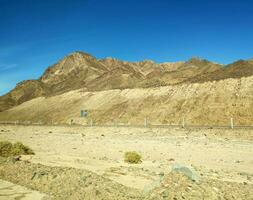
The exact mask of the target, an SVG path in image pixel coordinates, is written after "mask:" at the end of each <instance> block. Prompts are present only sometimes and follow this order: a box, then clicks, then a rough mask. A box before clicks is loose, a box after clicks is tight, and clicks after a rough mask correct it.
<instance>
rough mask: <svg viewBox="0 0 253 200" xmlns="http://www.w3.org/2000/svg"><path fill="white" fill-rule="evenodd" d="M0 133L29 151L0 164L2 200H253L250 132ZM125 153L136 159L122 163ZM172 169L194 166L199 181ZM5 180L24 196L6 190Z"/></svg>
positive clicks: (34, 128) (10, 129)
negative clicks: (31, 152)
mask: <svg viewBox="0 0 253 200" xmlns="http://www.w3.org/2000/svg"><path fill="white" fill-rule="evenodd" d="M0 131H1V132H0V140H7V141H11V142H17V141H20V142H22V143H24V144H26V145H28V146H29V147H31V148H32V149H33V150H34V152H35V155H24V156H21V157H20V158H19V161H13V160H12V161H10V160H7V161H6V160H5V161H1V165H0V179H1V183H0V185H1V187H0V193H1V196H0V199H11V198H12V199H29V198H31V197H29V195H31V194H33V195H35V196H34V198H32V199H43V198H44V199H81V198H83V199H253V157H252V155H253V134H252V133H253V132H252V129H238V128H237V129H228V128H226V129H224V128H220V129H215V128H214V129H204V128H201V129H197V128H179V127H178V128H176V127H175V128H144V127H142V128H141V127H140V128H137V127H95V126H94V127H84V126H71V125H65V126H53V125H52V126H50V125H47V126H46V125H27V126H25V125H1V126H0ZM127 151H136V152H138V153H139V154H140V155H141V156H142V159H141V160H142V162H141V163H139V164H129V163H126V162H125V161H124V153H125V152H127ZM175 165H180V166H185V167H189V169H193V175H194V176H196V177H197V180H192V179H191V177H187V176H186V175H184V174H183V173H180V172H179V173H177V172H174V171H173V167H174V166H175ZM59 170H60V171H59ZM53 173H55V174H53ZM80 173H81V175H80ZM83 173H84V174H85V175H83ZM87 174H89V176H88V177H90V180H87V179H85V181H84V183H83V184H84V185H83V184H81V183H80V180H79V179H80V178H81V177H82V176H85V177H86V175H87ZM71 179H72V180H71ZM174 179H175V180H174ZM77 180H78V181H77ZM98 180H99V181H98ZM173 180H174V181H173ZM6 181H10V182H12V183H14V184H17V185H21V186H23V187H25V188H24V190H25V191H26V190H28V191H30V192H23V193H22V192H20V190H21V189H19V190H17V189H15V190H13V193H12V192H11V191H6V187H3V186H2V185H6V184H7V183H6ZM87 181H88V185H87ZM77 183H79V184H77ZM175 184H176V185H175ZM7 185H8V184H7ZM59 185H60V187H59ZM13 187H14V186H13ZM72 187H73V188H72ZM85 187H86V189H85ZM71 188H72V190H71ZM10 190H11V189H10ZM34 190H35V191H34ZM82 190H84V192H83V193H82V192H81V191H82ZM87 190H88V191H87ZM108 190H109V192H108ZM18 191H19V194H21V195H20V196H19V197H17V192H18ZM21 191H22V190H21ZM103 191H104V192H103ZM109 194H110V195H111V196H110V195H109ZM82 195H83V196H82ZM85 195H86V196H85ZM35 197H36V198H35Z"/></svg>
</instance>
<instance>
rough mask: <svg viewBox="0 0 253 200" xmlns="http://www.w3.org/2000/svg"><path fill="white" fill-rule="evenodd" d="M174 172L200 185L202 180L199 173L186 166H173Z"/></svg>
mask: <svg viewBox="0 0 253 200" xmlns="http://www.w3.org/2000/svg"><path fill="white" fill-rule="evenodd" d="M172 171H174V172H180V173H182V174H184V175H185V176H187V177H188V178H189V179H191V180H192V181H194V182H197V183H198V182H199V181H200V178H199V176H198V174H197V172H196V171H195V170H194V169H193V168H192V167H188V166H184V165H181V164H178V163H177V164H174V165H173V166H172Z"/></svg>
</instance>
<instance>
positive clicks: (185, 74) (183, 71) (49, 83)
mask: <svg viewBox="0 0 253 200" xmlns="http://www.w3.org/2000/svg"><path fill="white" fill-rule="evenodd" d="M252 74H253V61H252V60H251V61H238V62H235V63H233V64H230V65H228V66H222V65H220V64H217V63H213V62H210V61H207V60H203V59H199V58H192V59H190V60H188V61H186V62H175V63H166V62H165V63H155V62H153V61H150V60H145V61H141V62H125V61H120V60H117V59H113V58H105V59H101V60H99V59H96V58H95V57H93V56H91V55H89V54H87V53H83V52H75V53H72V54H70V55H68V56H66V57H65V58H63V59H62V60H60V61H59V62H58V63H56V64H54V65H52V66H50V67H49V68H48V69H47V70H46V71H45V72H44V74H43V75H42V76H41V77H40V78H39V79H38V80H28V81H24V82H21V83H19V84H18V85H17V86H16V88H15V89H13V90H12V91H10V92H9V93H8V94H6V95H4V96H1V97H0V112H1V111H4V110H7V109H9V108H11V107H13V106H16V105H19V104H21V103H23V102H26V101H28V100H31V99H33V98H36V97H49V96H54V95H58V94H62V93H65V92H68V91H71V90H76V89H82V91H83V92H85V91H101V90H110V89H127V88H149V87H160V86H168V85H176V84H181V83H189V82H206V81H213V80H221V79H226V78H241V77H245V76H250V75H252Z"/></svg>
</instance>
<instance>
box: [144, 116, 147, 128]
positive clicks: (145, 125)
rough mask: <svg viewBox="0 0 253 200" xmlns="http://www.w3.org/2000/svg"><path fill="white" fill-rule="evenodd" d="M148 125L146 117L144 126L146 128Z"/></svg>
mask: <svg viewBox="0 0 253 200" xmlns="http://www.w3.org/2000/svg"><path fill="white" fill-rule="evenodd" d="M147 126H148V120H147V117H145V118H144V127H145V128H147Z"/></svg>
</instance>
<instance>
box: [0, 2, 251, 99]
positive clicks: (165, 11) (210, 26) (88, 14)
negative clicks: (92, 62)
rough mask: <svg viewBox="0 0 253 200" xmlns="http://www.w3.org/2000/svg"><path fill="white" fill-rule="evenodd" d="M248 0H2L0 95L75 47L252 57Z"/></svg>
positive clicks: (103, 52) (108, 53) (120, 53)
mask: <svg viewBox="0 0 253 200" xmlns="http://www.w3.org/2000/svg"><path fill="white" fill-rule="evenodd" d="M252 36H253V1H251V0H240V1H239V0H238V1H233V0H219V1H218V0H212V1H211V0H208V1H207V0H160V1H159V0H152V1H151V0H0V95H1V94H4V93H6V92H8V91H9V90H10V89H12V88H14V87H15V85H16V83H17V82H19V81H22V80H25V79H35V78H38V77H39V76H40V75H41V74H42V73H43V71H44V70H45V69H46V68H47V67H48V66H49V65H52V64H53V63H55V62H57V60H59V59H60V58H62V57H63V56H65V55H67V54H69V53H71V52H73V51H77V50H78V51H85V52H88V53H90V54H92V55H94V56H95V57H97V58H103V57H115V58H118V59H122V60H127V61H138V60H143V59H152V60H154V61H157V62H165V61H179V60H187V59H189V58H190V57H193V56H199V57H202V58H206V59H209V60H212V61H216V62H219V63H224V64H226V63H230V62H233V61H235V60H238V59H249V58H252V57H253V37H252Z"/></svg>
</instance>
